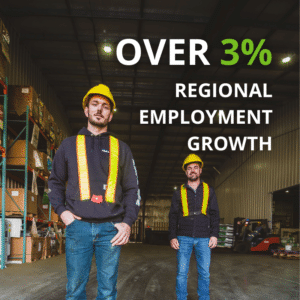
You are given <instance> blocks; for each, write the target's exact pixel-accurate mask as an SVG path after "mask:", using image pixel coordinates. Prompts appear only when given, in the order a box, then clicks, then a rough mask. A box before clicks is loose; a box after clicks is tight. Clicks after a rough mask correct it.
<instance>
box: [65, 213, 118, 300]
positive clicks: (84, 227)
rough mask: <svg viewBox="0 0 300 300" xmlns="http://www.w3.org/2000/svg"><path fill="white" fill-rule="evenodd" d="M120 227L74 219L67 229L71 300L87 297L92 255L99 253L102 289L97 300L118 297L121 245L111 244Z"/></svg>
mask: <svg viewBox="0 0 300 300" xmlns="http://www.w3.org/2000/svg"><path fill="white" fill-rule="evenodd" d="M117 232H118V230H117V229H116V228H115V227H114V224H113V223H111V222H107V223H88V222H83V221H79V220H76V219H75V220H74V221H73V222H72V223H71V224H70V225H68V226H67V228H66V262H67V278H68V283H67V295H66V299H67V300H75V299H76V300H86V290H85V289H86V284H87V282H88V280H89V273H90V270H91V263H92V257H93V254H94V252H95V257H96V266H97V280H98V291H97V298H96V300H100V299H106V300H115V299H116V298H117V276H118V266H119V257H120V250H121V246H114V247H112V246H111V243H110V241H111V239H112V238H113V237H114V236H115V235H116V234H117Z"/></svg>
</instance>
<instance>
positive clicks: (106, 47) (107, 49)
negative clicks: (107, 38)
mask: <svg viewBox="0 0 300 300" xmlns="http://www.w3.org/2000/svg"><path fill="white" fill-rule="evenodd" d="M103 50H104V52H105V53H111V51H112V49H111V47H110V46H107V45H106V46H104V47H103Z"/></svg>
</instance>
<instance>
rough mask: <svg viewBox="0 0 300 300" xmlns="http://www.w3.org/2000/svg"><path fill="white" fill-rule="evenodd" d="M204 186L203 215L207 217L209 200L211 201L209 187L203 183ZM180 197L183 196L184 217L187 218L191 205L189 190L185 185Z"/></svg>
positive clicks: (181, 189)
mask: <svg viewBox="0 0 300 300" xmlns="http://www.w3.org/2000/svg"><path fill="white" fill-rule="evenodd" d="M202 184H203V200H202V208H201V213H202V214H204V215H206V212H207V206H208V199H209V186H208V184H207V183H205V182H203V183H202ZM180 195H181V204H182V211H183V216H184V217H187V216H188V215H189V205H188V199H187V189H186V187H185V186H184V185H182V186H181V188H180Z"/></svg>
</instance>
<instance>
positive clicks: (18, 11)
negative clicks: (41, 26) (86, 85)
mask: <svg viewBox="0 0 300 300" xmlns="http://www.w3.org/2000/svg"><path fill="white" fill-rule="evenodd" d="M1 11H2V13H3V14H4V15H6V16H8V17H14V18H17V17H61V18H69V17H70V16H71V17H73V18H94V19H101V20H103V19H112V20H128V21H140V20H142V21H153V22H168V23H176V24H178V23H187V24H203V25H206V24H207V23H209V21H210V17H207V16H200V15H186V14H185V15H180V14H174V13H172V14H168V13H166V12H165V11H158V10H157V11H155V12H148V11H145V12H144V14H143V15H142V16H141V15H140V13H139V12H138V11H136V12H134V11H132V10H128V11H124V10H122V11H111V10H109V11H106V10H100V9H99V10H97V9H96V10H94V11H93V13H92V12H91V11H90V10H88V9H71V10H68V9H49V8H47V9H43V8H35V7H22V8H9V7H4V8H1ZM231 23H232V25H233V26H243V27H246V26H253V24H255V27H256V28H266V29H275V30H288V31H291V30H292V31H298V29H299V28H298V24H278V23H276V22H269V21H263V20H256V19H245V18H240V17H239V16H237V17H236V19H233V20H231Z"/></svg>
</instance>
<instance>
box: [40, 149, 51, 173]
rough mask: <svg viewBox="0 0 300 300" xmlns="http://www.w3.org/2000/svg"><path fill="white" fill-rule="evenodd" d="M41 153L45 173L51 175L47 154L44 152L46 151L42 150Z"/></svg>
mask: <svg viewBox="0 0 300 300" xmlns="http://www.w3.org/2000/svg"><path fill="white" fill-rule="evenodd" d="M40 155H41V158H42V162H43V166H44V169H43V172H44V174H45V175H49V172H48V157H47V154H46V153H44V152H40Z"/></svg>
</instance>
